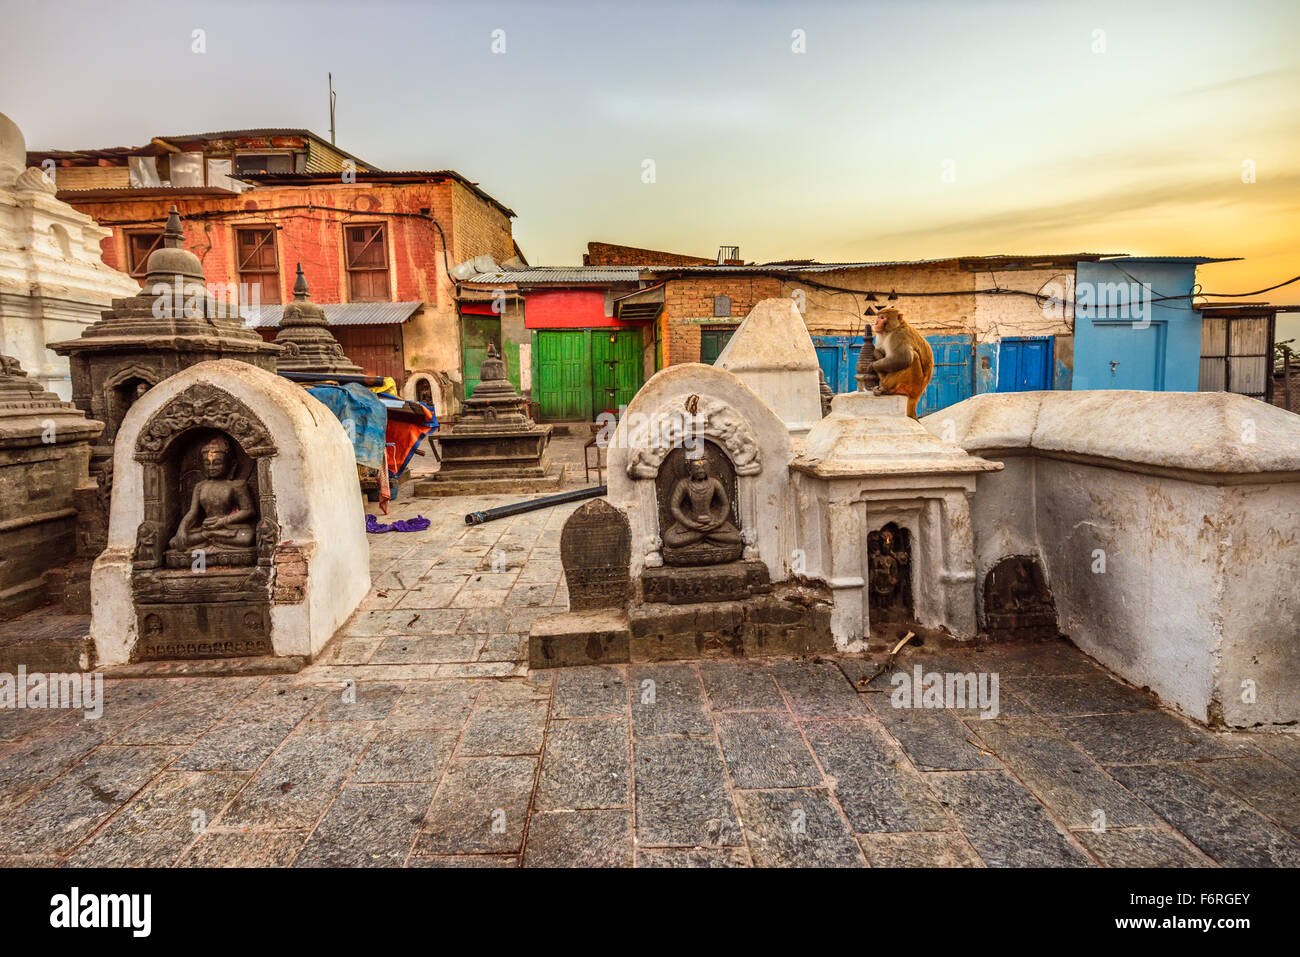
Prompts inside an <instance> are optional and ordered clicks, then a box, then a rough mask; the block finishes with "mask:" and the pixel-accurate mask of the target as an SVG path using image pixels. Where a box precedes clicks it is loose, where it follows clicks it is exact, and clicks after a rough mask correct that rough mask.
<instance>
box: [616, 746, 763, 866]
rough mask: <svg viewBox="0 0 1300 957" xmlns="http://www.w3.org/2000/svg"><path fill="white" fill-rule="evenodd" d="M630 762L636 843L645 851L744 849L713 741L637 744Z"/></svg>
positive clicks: (716, 747)
mask: <svg viewBox="0 0 1300 957" xmlns="http://www.w3.org/2000/svg"><path fill="white" fill-rule="evenodd" d="M633 762H634V763H633V774H634V775H635V776H636V826H637V837H638V843H640V844H641V845H644V846H646V847H655V846H668V847H720V846H731V845H739V844H742V843H743V839H742V836H741V832H740V826H739V824H738V822H737V820H736V811H735V807H734V806H733V804H732V799H731V790H730V788H729V787H728V784H727V770H726V765H724V764H723V762H722V755H721V754H720V753H719V751H718V745H717V743H716V742H715V741H714V740H712V739H711V738H676V737H642V738H637V739H636V742H635V751H634V754H633Z"/></svg>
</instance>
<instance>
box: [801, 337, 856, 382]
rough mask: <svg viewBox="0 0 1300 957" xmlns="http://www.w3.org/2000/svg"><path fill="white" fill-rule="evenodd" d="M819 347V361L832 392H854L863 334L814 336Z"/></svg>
mask: <svg viewBox="0 0 1300 957" xmlns="http://www.w3.org/2000/svg"><path fill="white" fill-rule="evenodd" d="M812 340H813V346H814V347H815V348H816V349H817V362H818V364H819V365H820V366H821V367H822V374H823V375H824V376H826V384H827V385H829V386H830V387H831V391H832V392H854V391H856V390H857V388H858V380H857V379H856V378H854V375H853V373H854V371H855V370H856V369H857V366H858V352H859V351H860V350H861V349H862V337H861V336H813V337H812Z"/></svg>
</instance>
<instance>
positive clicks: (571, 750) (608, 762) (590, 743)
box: [533, 718, 632, 811]
mask: <svg viewBox="0 0 1300 957" xmlns="http://www.w3.org/2000/svg"><path fill="white" fill-rule="evenodd" d="M630 741H631V738H630V735H629V733H628V721H627V718H581V719H578V718H574V719H569V720H565V721H555V722H553V723H552V724H551V727H550V729H549V731H548V732H547V735H546V755H545V757H544V758H543V759H542V773H541V777H540V778H539V779H538V782H537V795H536V799H535V801H534V805H533V806H534V807H535V808H536V809H538V810H542V811H550V810H557V811H558V810H593V809H600V808H626V807H630V806H631V784H632V769H631V749H630Z"/></svg>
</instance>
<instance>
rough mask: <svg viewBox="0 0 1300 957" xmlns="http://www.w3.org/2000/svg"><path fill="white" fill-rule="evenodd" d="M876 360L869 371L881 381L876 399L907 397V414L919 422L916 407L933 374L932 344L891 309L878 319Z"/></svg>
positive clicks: (875, 390) (881, 311) (876, 324)
mask: <svg viewBox="0 0 1300 957" xmlns="http://www.w3.org/2000/svg"><path fill="white" fill-rule="evenodd" d="M874 329H875V333H876V336H877V346H876V356H877V358H876V359H875V360H874V361H873V362H872V363H871V366H870V370H871V372H873V373H875V374H876V375H877V376H879V377H880V384H879V385H877V386H876V387H875V388H874V389H872V390H871V391H872V393H873V394H874V395H905V396H907V414H908V415H909V416H911V417H912V418H914V419H915V418H916V417H917V415H916V405H917V403H918V402H920V401H921V396H922V395H923V394H924V393H925V387H926V386H927V385H929V383H930V376H931V375H933V374H934V353H933V352H932V351H931V350H930V343H928V342H926V341H925V339H924V338H923V337H922V336H921V334H920V333H919V332H917V331H916V330H915V329H913V328H912V326H911V325H910V324H909V323H908V321H907V320H906V319H904V318H903V316H902V314H901V313H900V312H899V311H898V310H897V309H895V308H893V307H892V306H890V307H888V308H886V309H882V310H880V314H879V315H878V316H876V320H875V325H874Z"/></svg>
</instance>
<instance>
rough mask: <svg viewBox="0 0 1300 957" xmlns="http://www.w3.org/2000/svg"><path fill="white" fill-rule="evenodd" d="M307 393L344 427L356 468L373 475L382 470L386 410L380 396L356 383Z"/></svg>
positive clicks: (322, 388)
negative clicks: (373, 472) (365, 468)
mask: <svg viewBox="0 0 1300 957" xmlns="http://www.w3.org/2000/svg"><path fill="white" fill-rule="evenodd" d="M307 391H308V392H309V393H311V395H312V396H313V397H314V398H316V399H318V400H319V401H320V402H321V403H323V404H324V405H325V407H326V408H328V409H329V410H330V411H331V412H333V413H334V415H335V416H336V417H337V418H338V420H339V421H340V422H342V423H343V430H344V431H345V432H347V434H348V438H349V439H351V440H352V447H353V448H354V449H355V450H356V456H357V463H358V464H360V465H364V466H366V467H367V468H372V469H375V470H376V471H378V470H379V469H382V468H384V467H385V459H384V446H385V443H386V442H387V439H386V438H385V437H384V436H385V431H386V429H387V426H388V410H387V409H385V408H384V403H383V402H381V401H380V400H379V396H377V395H375V393H373V392H371V391H370V390H369V389H367V388H366V387H365V386H363V385H358V384H357V383H355V382H349V383H348V384H347V385H341V386H340V385H314V386H310V387H309V388H308V389H307Z"/></svg>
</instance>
